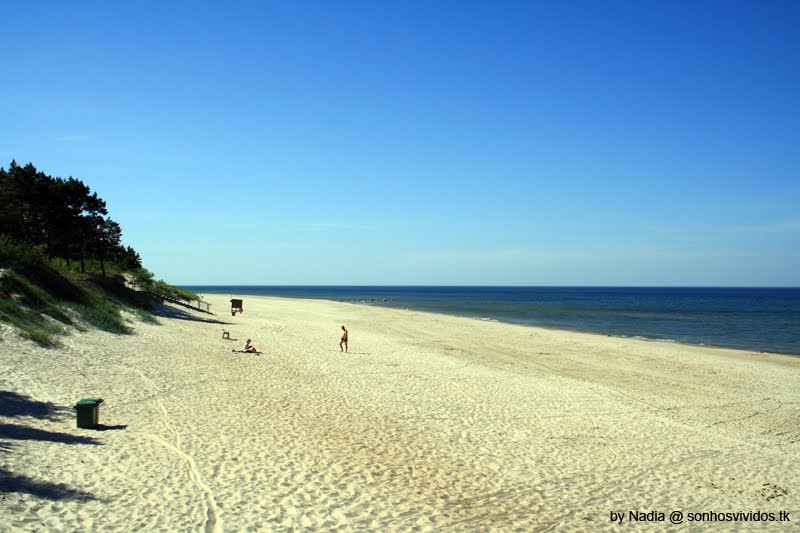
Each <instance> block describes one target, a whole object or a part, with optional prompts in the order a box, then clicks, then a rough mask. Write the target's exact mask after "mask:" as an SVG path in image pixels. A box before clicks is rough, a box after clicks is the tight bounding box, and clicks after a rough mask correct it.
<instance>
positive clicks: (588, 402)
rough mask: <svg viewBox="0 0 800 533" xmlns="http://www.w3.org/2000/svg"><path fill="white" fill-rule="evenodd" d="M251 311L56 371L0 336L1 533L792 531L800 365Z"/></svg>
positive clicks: (68, 349)
mask: <svg viewBox="0 0 800 533" xmlns="http://www.w3.org/2000/svg"><path fill="white" fill-rule="evenodd" d="M243 298H244V309H245V312H244V313H243V314H241V315H237V316H236V317H231V315H230V313H228V312H227V309H228V308H229V304H228V298H227V297H225V296H214V295H210V296H207V298H206V299H207V300H208V301H210V302H211V303H212V310H214V311H215V312H216V313H217V314H216V316H214V317H209V316H208V315H204V314H201V313H194V312H184V311H183V310H180V309H179V308H172V307H167V308H166V309H167V310H168V311H170V312H174V313H175V314H177V315H178V317H173V318H160V319H159V321H160V322H161V325H157V326H156V325H148V324H143V323H138V322H137V323H135V324H133V327H134V328H135V330H136V333H135V334H134V335H122V336H119V335H111V334H106V333H102V332H89V333H84V334H73V335H71V336H69V337H66V338H65V339H64V343H65V347H64V348H63V349H58V350H47V349H42V348H38V347H36V346H35V345H34V344H32V343H30V342H28V341H25V340H22V339H20V338H19V337H17V336H16V335H15V334H14V333H13V332H12V331H11V330H10V329H9V328H8V327H7V326H3V330H2V333H3V338H2V342H0V393H2V394H4V395H5V396H4V398H6V400H8V401H5V403H4V406H3V408H2V409H0V413H1V414H2V415H3V416H2V417H0V470H2V472H0V531H42V530H47V531H156V530H160V531H204V530H205V531H272V530H281V531H282V530H287V529H297V530H332V529H333V530H335V529H341V530H359V531H363V530H374V531H408V530H431V531H441V530H458V531H476V530H479V531H484V530H496V531H534V530H537V531H538V530H548V529H552V530H559V531H596V530H611V529H614V530H618V529H620V526H618V525H614V524H612V523H611V522H610V513H611V511H617V512H623V513H624V521H625V523H626V524H627V522H628V520H629V511H641V512H649V511H659V512H663V513H664V514H665V515H664V516H665V519H666V520H667V521H668V520H669V513H670V512H671V511H682V512H684V513H689V512H703V511H705V512H708V511H714V512H718V513H719V512H737V511H739V512H745V513H746V512H753V511H763V512H772V513H775V514H776V517H777V513H778V512H780V511H789V512H790V513H791V515H790V517H791V518H792V522H789V523H786V522H784V523H772V524H763V523H762V524H758V523H757V524H755V526H754V524H753V523H748V522H728V523H724V524H716V525H715V524H710V523H700V524H698V523H688V515H686V514H685V517H686V518H685V519H686V520H687V522H686V523H685V524H684V526H682V527H681V528H679V529H678V530H687V531H688V530H704V529H723V530H737V529H741V530H753V529H757V530H765V531H785V530H790V529H795V530H798V529H800V527H799V526H798V524H800V467H798V464H800V461H798V460H799V459H800V376H799V375H798V371H800V358H798V357H788V356H779V355H771V354H756V353H751V352H740V351H733V350H719V349H708V348H699V347H690V346H683V345H678V344H666V343H651V342H645V341H637V340H630V339H619V338H612V337H606V336H601V335H587V334H578V333H568V332H561V331H552V330H545V329H539V328H531V327H523V326H514V325H508V324H500V323H495V322H486V321H479V320H472V319H460V318H453V317H446V316H440V315H431V314H425V313H417V312H411V311H395V310H390V309H382V308H374V307H367V306H360V305H352V304H345V303H335V302H324V301H307V300H287V299H276V298H255V297H247V296H245V297H243ZM209 320H212V321H221V322H224V323H225V324H220V323H215V322H209ZM342 324H345V325H347V327H348V329H349V331H350V353H349V354H341V353H340V352H339V347H338V342H339V334H340V327H341V325H342ZM223 329H227V330H229V331H230V332H231V336H232V337H235V338H238V339H239V340H238V341H237V342H233V341H226V340H223V339H222V338H221V334H222V331H223ZM247 337H251V338H252V339H253V341H254V344H255V345H256V347H258V348H259V349H260V350H262V351H263V352H264V353H263V355H260V356H254V355H244V354H235V353H232V352H231V349H232V348H241V346H242V345H243V344H244V341H245V340H246V339H247ZM90 396H97V397H101V398H104V399H105V403H104V404H103V405H102V407H101V415H100V421H101V423H102V424H104V425H106V426H109V427H110V429H108V430H106V431H92V430H86V429H76V427H75V417H74V412H73V411H72V409H71V406H72V405H73V404H74V403H75V402H76V401H77V400H78V399H80V398H83V397H90ZM48 403H49V404H52V405H51V406H50V407H51V409H49V410H48V405H47V404H48ZM56 406H57V407H62V408H67V409H65V410H64V411H62V412H60V413H59V412H53V409H52V407H56ZM48 411H49V412H48ZM32 415H36V416H32ZM121 425H126V426H127V428H126V429H118V428H115V426H121ZM623 527H625V526H623ZM628 527H641V525H640V526H634V525H632V524H628ZM666 528H667V526H666V525H665V524H663V523H661V524H654V525H651V526H650V527H647V528H646V529H650V530H659V531H661V530H665V529H666ZM626 529H627V528H626Z"/></svg>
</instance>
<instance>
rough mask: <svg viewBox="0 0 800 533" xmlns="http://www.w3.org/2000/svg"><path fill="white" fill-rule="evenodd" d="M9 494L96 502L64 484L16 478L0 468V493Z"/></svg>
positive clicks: (21, 477) (25, 477) (82, 492)
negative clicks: (19, 493) (20, 493)
mask: <svg viewBox="0 0 800 533" xmlns="http://www.w3.org/2000/svg"><path fill="white" fill-rule="evenodd" d="M9 492H22V493H25V494H30V495H32V496H37V497H39V498H42V499H46V500H66V499H77V500H97V498H96V497H95V496H94V495H92V494H90V493H88V492H84V491H82V490H78V489H73V488H72V487H70V486H68V485H65V484H64V483H50V482H49V481H39V480H35V479H33V478H30V477H28V476H17V475H14V474H13V473H12V472H10V471H9V470H6V469H5V468H0V493H9Z"/></svg>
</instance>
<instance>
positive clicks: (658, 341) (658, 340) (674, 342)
mask: <svg viewBox="0 0 800 533" xmlns="http://www.w3.org/2000/svg"><path fill="white" fill-rule="evenodd" d="M197 295H198V296H200V297H201V298H207V297H212V298H215V297H219V296H223V294H222V293H203V292H200V293H197ZM238 296H241V297H247V298H259V299H267V300H268V299H271V298H277V299H281V300H287V301H298V302H309V303H311V302H329V303H335V304H343V305H353V306H358V307H365V308H377V309H390V310H395V311H405V312H412V313H422V314H430V315H434V316H444V317H451V318H461V319H465V320H475V321H478V322H492V323H496V324H505V325H508V326H519V327H525V328H534V329H542V330H547V331H554V332H561V333H567V334H572V333H574V334H578V335H593V336H598V337H610V338H614V339H621V340H630V341H641V342H647V343H654V344H667V345H676V346H685V347H687V348H700V349H710V350H722V351H734V352H742V353H744V354H751V355H774V356H780V357H791V358H797V359H800V354H795V353H784V352H774V351H769V350H758V349H745V348H737V347H732V346H724V345H717V344H696V343H690V342H682V341H679V340H675V339H663V338H658V337H644V336H641V335H616V334H612V333H603V332H599V331H582V330H574V329H564V328H558V327H554V326H553V327H551V326H543V325H539V324H528V323H525V322H511V321H506V320H500V319H498V318H493V317H477V316H466V315H458V314H451V313H446V312H437V311H430V310H421V309H412V308H408V307H392V306H388V305H371V304H367V303H360V302H356V301H345V300H334V299H330V298H299V297H293V296H274V295H264V294H245V293H240V294H239V295H238ZM220 314H221V315H224V314H225V313H223V312H220Z"/></svg>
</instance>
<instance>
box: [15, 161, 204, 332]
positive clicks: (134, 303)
mask: <svg viewBox="0 0 800 533" xmlns="http://www.w3.org/2000/svg"><path fill="white" fill-rule="evenodd" d="M107 214H108V212H107V210H106V204H105V201H103V200H102V199H101V198H99V197H98V196H97V193H93V194H92V193H91V190H90V189H89V187H88V186H86V185H85V184H84V183H83V182H81V181H80V180H76V179H74V178H72V177H70V178H69V179H67V180H63V179H61V178H53V177H51V176H48V175H46V174H44V173H42V172H39V171H37V170H36V168H35V167H34V166H33V165H32V164H28V165H26V166H25V167H20V166H19V165H17V164H16V163H15V162H13V161H12V163H11V165H10V166H9V169H8V170H7V171H6V170H5V169H3V168H0V320H2V321H3V322H7V323H9V324H11V325H12V326H14V327H16V328H17V329H18V330H19V331H20V333H21V334H22V335H23V336H25V337H28V338H30V339H31V340H33V341H35V342H36V343H38V344H40V345H42V346H56V345H58V342H57V340H56V339H57V336H58V335H64V334H67V333H69V331H70V330H78V331H85V330H86V329H88V328H97V329H100V330H103V331H108V332H112V333H118V334H126V333H130V332H131V331H132V330H131V327H130V325H129V322H128V321H126V319H125V317H124V315H123V311H126V312H127V313H130V314H132V315H134V316H136V317H137V318H138V319H140V320H142V321H144V322H149V323H157V321H156V319H155V318H154V317H153V315H152V314H151V312H150V311H151V310H152V306H153V303H154V297H153V294H157V295H160V296H162V297H163V296H167V297H169V298H173V299H178V300H184V301H192V300H198V296H197V295H196V294H194V293H192V292H190V291H186V290H184V289H181V288H178V287H173V286H171V285H169V284H167V283H165V282H163V281H156V280H155V279H154V276H153V274H152V273H151V272H149V271H148V270H146V269H145V268H143V267H142V264H141V259H140V257H139V254H138V253H137V252H136V251H135V250H134V249H133V248H131V247H130V246H128V247H125V246H123V245H122V241H121V239H122V229H121V227H120V226H119V224H117V223H116V222H114V221H113V220H111V219H110V218H108V217H107Z"/></svg>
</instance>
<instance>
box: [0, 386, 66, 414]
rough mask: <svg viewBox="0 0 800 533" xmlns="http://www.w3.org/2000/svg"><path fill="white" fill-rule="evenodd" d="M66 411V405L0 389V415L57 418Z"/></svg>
mask: <svg viewBox="0 0 800 533" xmlns="http://www.w3.org/2000/svg"><path fill="white" fill-rule="evenodd" d="M68 412H69V409H68V408H67V407H62V406H59V405H56V404H54V403H50V402H40V401H38V400H34V399H33V398H31V397H30V396H25V395H23V394H17V393H16V392H9V391H0V416H7V417H11V418H14V417H20V416H30V417H33V418H38V419H39V420H58V419H60V418H64V417H65V416H66V414H67V413H68Z"/></svg>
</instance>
